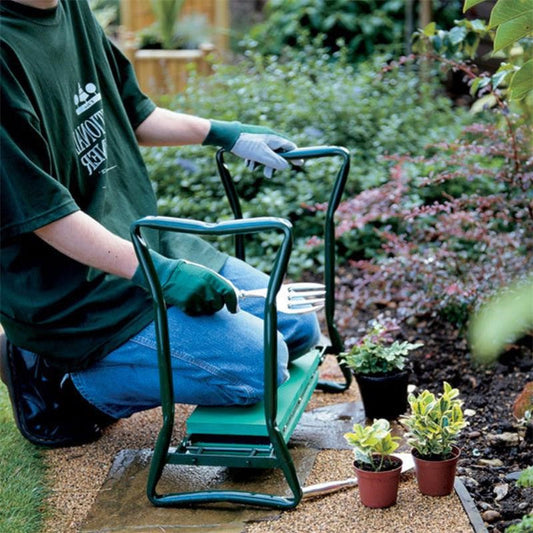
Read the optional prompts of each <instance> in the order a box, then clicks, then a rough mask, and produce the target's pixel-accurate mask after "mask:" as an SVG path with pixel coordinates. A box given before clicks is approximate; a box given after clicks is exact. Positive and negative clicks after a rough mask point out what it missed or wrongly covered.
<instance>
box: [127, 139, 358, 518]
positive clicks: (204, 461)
mask: <svg viewBox="0 0 533 533" xmlns="http://www.w3.org/2000/svg"><path fill="white" fill-rule="evenodd" d="M339 155H340V156H341V157H342V158H343V163H342V165H341V169H340V171H339V174H338V176H337V179H336V181H335V186H334V191H333V193H332V195H331V198H330V203H329V205H328V209H327V212H326V222H325V283H326V306H325V316H326V321H327V327H328V332H329V335H330V340H331V345H330V346H327V347H317V348H316V349H315V350H313V351H311V352H310V353H309V354H307V355H305V356H303V357H302V358H300V359H298V360H297V361H296V362H294V363H293V367H292V368H290V369H289V370H290V373H291V377H290V379H289V382H287V383H286V384H284V385H282V386H281V387H280V388H278V387H277V375H276V369H277V310H276V294H277V292H278V290H279V289H280V287H281V284H282V282H283V278H284V276H285V273H286V270H287V265H288V262H289V257H290V252H291V249H292V239H293V237H292V226H291V224H290V222H288V221H287V220H284V219H281V218H275V217H261V218H253V219H242V215H240V217H239V216H237V218H238V219H237V220H233V221H224V222H219V223H215V224H211V223H205V222H200V221H196V220H189V219H178V218H170V217H146V218H143V219H141V220H138V221H136V222H134V223H133V224H132V226H131V237H132V241H133V244H134V247H135V251H136V254H137V256H138V258H139V262H140V265H141V267H142V268H143V270H144V272H145V274H146V276H147V279H148V282H149V287H150V292H151V294H152V298H153V303H154V314H155V327H156V336H157V342H158V364H159V369H160V386H161V405H162V411H163V424H162V427H161V430H160V432H159V435H158V438H157V441H156V444H155V447H154V453H153V457H152V461H151V465H150V472H149V475H148V482H147V489H146V490H147V496H148V498H149V500H150V501H151V502H152V503H153V504H154V505H156V506H163V507H170V506H176V507H177V506H189V505H194V504H201V503H215V502H233V503H241V504H250V505H254V506H264V507H274V508H292V507H295V506H296V505H297V504H298V503H299V501H300V500H301V498H302V488H301V486H300V482H299V480H298V477H297V474H296V469H295V467H294V463H293V460H292V457H291V454H290V452H289V449H288V445H287V443H288V440H289V438H290V435H291V434H292V431H293V430H294V428H295V426H296V424H297V422H298V420H299V418H300V416H301V414H302V412H303V411H304V409H305V406H306V405H307V403H308V401H309V398H310V397H311V395H312V392H313V390H314V388H315V386H316V385H317V382H318V365H319V364H320V362H321V361H322V359H323V357H325V355H326V354H327V353H333V354H336V355H338V354H339V353H340V352H341V351H342V349H343V345H342V341H341V339H340V336H339V334H338V332H337V329H336V327H335V324H334V322H333V320H334V290H335V286H334V283H335V282H334V266H335V243H334V224H333V216H334V213H335V210H336V208H337V207H338V205H339V203H340V196H341V195H342V191H343V188H344V184H345V182H346V178H347V175H348V170H349V153H348V151H347V150H345V149H344V148H339V147H316V148H303V149H298V150H295V151H293V152H290V153H287V154H284V156H285V157H287V159H306V158H317V157H327V156H339ZM217 164H218V165H219V170H221V171H222V172H223V173H224V174H226V177H224V176H222V178H223V183H224V187H225V188H226V192H228V190H230V192H229V193H228V197H229V199H230V203H232V208H234V205H235V206H237V208H234V213H235V209H237V214H238V213H239V211H238V210H239V209H240V206H239V204H238V196H237V195H236V191H235V188H234V185H233V181H232V180H231V177H230V176H229V172H227V168H226V167H225V165H224V162H223V156H222V152H221V151H220V152H219V153H218V154H217ZM228 177H229V181H228ZM230 181H231V184H230V185H228V184H229V183H230ZM232 186H233V191H231V187H232ZM235 199H237V201H236V200H235ZM143 228H146V229H155V230H158V231H174V232H180V233H193V234H197V235H200V236H208V235H214V236H222V235H234V236H235V239H236V246H243V245H242V244H241V245H239V244H238V243H239V241H241V242H244V241H243V237H244V236H245V235H246V234H252V233H258V232H264V231H278V232H281V233H282V235H283V240H282V243H281V245H280V247H279V249H278V251H277V254H276V258H275V261H274V266H273V270H272V272H271V275H270V281H269V285H268V290H267V297H266V299H265V319H264V344H265V347H264V362H265V364H264V367H265V375H264V391H265V394H264V400H263V402H261V403H260V404H259V406H253V407H252V408H236V409H237V410H238V411H240V414H241V415H242V414H243V413H244V414H245V416H244V418H242V417H241V418H240V419H239V420H245V419H246V417H247V416H248V415H250V416H251V417H252V418H255V420H256V419H257V416H258V415H259V416H260V417H261V415H262V413H261V411H263V413H264V424H259V426H261V425H262V427H260V428H259V429H258V430H257V432H256V430H255V429H252V430H250V427H252V425H253V424H252V425H250V424H249V425H248V427H247V429H246V432H245V433H246V434H244V435H242V434H240V433H238V432H239V429H238V427H236V428H229V429H228V431H229V432H231V433H237V434H230V435H227V434H225V432H224V431H218V434H216V433H217V432H211V433H215V434H195V433H194V424H193V423H192V419H193V418H194V416H195V415H196V418H195V422H194V423H195V424H196V423H198V424H199V427H203V426H202V416H204V415H205V413H204V414H202V413H200V414H197V413H196V412H195V413H193V415H192V416H191V417H190V420H191V425H192V431H190V428H189V427H188V432H187V435H186V436H185V438H184V439H183V440H182V442H181V443H180V445H179V446H177V447H176V448H175V449H174V450H171V449H170V440H171V436H172V430H173V427H174V416H175V405H174V400H173V398H174V392H173V391H174V384H173V380H172V372H171V364H170V346H169V336H168V323H167V316H166V305H165V301H164V297H163V293H162V290H161V286H160V283H159V280H158V278H157V273H156V271H155V268H154V265H153V263H152V260H151V256H150V253H149V249H148V246H147V244H146V242H145V240H144V239H143V236H142V230H143ZM237 255H238V256H241V257H244V248H242V255H241V253H238V254H237ZM340 366H341V369H342V371H343V375H344V377H345V383H344V384H340V383H331V382H327V383H323V384H321V385H320V386H321V388H322V389H323V390H326V391H329V392H339V391H341V390H345V389H346V388H347V387H348V386H349V385H350V382H351V374H350V373H349V372H348V369H347V368H346V367H345V365H343V364H342V362H340ZM293 378H294V379H293ZM291 387H292V388H291ZM295 387H296V388H295ZM293 397H295V398H296V401H295V402H291V398H293ZM280 404H282V405H280ZM201 409H202V410H206V409H209V408H201ZM217 409H218V413H222V412H223V411H225V413H226V418H227V415H228V414H229V416H230V417H232V414H231V413H232V412H231V409H232V408H217ZM228 409H230V411H228ZM248 409H250V410H251V411H253V410H254V409H255V411H256V413H255V414H253V413H252V414H251V411H250V412H247V410H248ZM215 416H217V415H216V414H215ZM167 464H192V465H202V466H228V467H232V466H233V467H249V468H279V469H281V471H282V472H283V474H284V476H285V479H286V481H287V484H288V486H289V488H290V490H291V492H292V496H290V497H286V496H278V495H272V494H263V493H257V492H248V491H244V490H243V491H236V490H200V491H196V492H186V493H170V494H159V493H158V492H157V484H158V482H159V480H160V478H161V475H162V473H163V469H164V467H165V465H167Z"/></svg>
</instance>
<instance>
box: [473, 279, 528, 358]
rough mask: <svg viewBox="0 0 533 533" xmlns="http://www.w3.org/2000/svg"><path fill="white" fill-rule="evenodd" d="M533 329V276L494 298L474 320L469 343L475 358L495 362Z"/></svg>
mask: <svg viewBox="0 0 533 533" xmlns="http://www.w3.org/2000/svg"><path fill="white" fill-rule="evenodd" d="M532 327H533V276H532V277H531V278H529V280H528V281H527V282H526V283H521V284H516V285H514V286H512V287H510V288H509V289H508V290H507V291H505V292H503V293H501V294H499V295H497V296H495V297H494V298H493V299H492V300H490V301H489V302H488V303H487V304H485V305H484V306H483V307H482V308H481V309H480V311H479V312H478V313H477V314H476V315H475V316H474V317H473V319H472V321H471V325H470V342H471V346H472V351H473V355H474V357H475V358H476V359H477V360H478V361H481V362H483V363H491V362H493V361H494V360H495V359H496V358H497V357H498V355H500V353H502V352H503V350H504V348H505V346H506V345H507V344H508V343H510V342H513V341H515V340H517V339H519V338H520V336H521V335H523V334H524V333H526V332H527V331H528V330H530V329H531V328H532Z"/></svg>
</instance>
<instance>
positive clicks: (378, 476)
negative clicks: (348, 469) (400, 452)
mask: <svg viewBox="0 0 533 533" xmlns="http://www.w3.org/2000/svg"><path fill="white" fill-rule="evenodd" d="M388 459H389V460H390V461H392V462H393V463H394V464H395V465H396V466H395V467H394V468H393V469H392V470H384V471H381V472H372V471H369V470H362V469H360V468H358V467H357V465H356V464H355V463H354V468H355V474H356V476H357V482H358V486H359V497H360V498H361V503H362V504H363V505H364V506H365V507H372V508H374V509H383V508H385V507H390V506H391V505H394V504H395V503H396V500H397V498H398V486H399V484H400V473H401V470H402V460H401V459H399V458H398V457H389V458H388Z"/></svg>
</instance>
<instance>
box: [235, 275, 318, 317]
mask: <svg viewBox="0 0 533 533" xmlns="http://www.w3.org/2000/svg"><path fill="white" fill-rule="evenodd" d="M236 292H237V296H238V297H239V300H243V299H245V298H266V295H267V289H253V290H248V291H245V290H241V289H236ZM325 294H326V287H325V286H324V285H322V284H321V283H287V284H286V285H282V286H281V288H280V290H279V291H278V294H277V296H276V306H277V309H278V311H280V312H282V313H288V314H304V313H313V312H315V311H319V310H320V309H322V308H323V307H324V305H325V301H326V300H325Z"/></svg>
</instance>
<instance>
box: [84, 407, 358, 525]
mask: <svg viewBox="0 0 533 533" xmlns="http://www.w3.org/2000/svg"><path fill="white" fill-rule="evenodd" d="M362 420H364V411H363V408H362V406H361V404H360V403H359V402H355V403H354V402H350V403H343V404H338V405H333V406H328V407H322V408H318V409H314V410H313V411H309V412H307V413H304V415H303V416H302V419H301V421H300V424H299V425H298V427H297V429H296V431H295V433H294V435H293V438H292V439H291V443H290V447H291V455H292V457H293V460H294V463H295V466H296V470H297V472H298V477H299V479H300V482H301V483H302V485H304V484H305V482H306V479H307V477H308V475H309V473H310V471H311V469H312V467H313V464H314V462H315V458H316V456H317V453H318V451H319V450H320V449H347V448H348V446H347V445H346V442H345V440H344V438H343V437H342V435H343V434H344V433H346V432H347V431H350V430H351V429H352V426H353V424H354V423H355V422H360V421H362ZM150 459H151V450H122V451H121V452H120V453H119V454H118V455H117V456H116V458H115V461H114V463H113V465H112V467H111V470H110V472H109V475H108V477H107V479H106V481H105V483H104V485H103V486H102V488H101V490H100V492H99V494H98V496H97V498H96V501H95V503H94V505H93V507H92V508H91V510H90V512H89V514H88V516H87V518H86V519H85V521H84V524H83V526H82V528H81V531H82V533H96V532H99V533H105V532H113V533H116V532H124V533H128V532H132V531H135V532H137V533H138V532H143V533H151V532H161V531H178V530H179V532H180V533H189V532H191V533H192V532H194V533H202V532H207V531H216V532H217V533H240V532H241V531H242V530H243V528H244V524H245V523H246V522H248V521H252V520H254V521H256V520H266V519H272V518H276V517H278V516H279V515H280V514H281V511H278V510H269V509H252V508H247V507H244V506H236V505H223V504H221V505H218V506H216V507H215V506H210V507H205V506H202V507H197V508H179V509H178V508H176V509H172V508H170V509H169V508H159V507H154V506H153V505H152V504H151V503H150V502H149V501H148V499H147V498H146V495H145V490H146V480H147V477H148V470H149V466H150ZM206 488H207V489H222V488H223V489H237V490H247V491H252V492H253V491H264V492H269V493H272V494H287V495H289V494H290V491H289V488H288V486H287V484H286V481H285V479H284V477H283V475H282V474H281V472H279V471H278V470H273V471H272V470H248V469H227V468H221V467H192V466H184V465H171V466H167V467H166V468H165V471H164V473H163V476H162V478H161V481H160V484H159V489H160V491H161V492H172V491H190V490H198V489H206Z"/></svg>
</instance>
